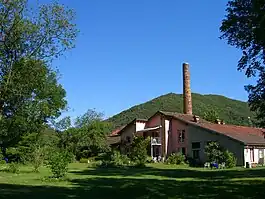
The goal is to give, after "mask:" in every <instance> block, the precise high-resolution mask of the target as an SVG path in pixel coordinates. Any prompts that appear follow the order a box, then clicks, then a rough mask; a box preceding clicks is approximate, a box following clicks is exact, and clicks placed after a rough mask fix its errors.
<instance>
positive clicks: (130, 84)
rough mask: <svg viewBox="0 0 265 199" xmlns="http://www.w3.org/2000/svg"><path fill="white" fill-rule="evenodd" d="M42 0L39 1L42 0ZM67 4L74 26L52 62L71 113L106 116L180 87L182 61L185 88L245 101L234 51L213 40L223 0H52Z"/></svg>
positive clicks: (180, 90) (241, 77)
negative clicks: (73, 39) (72, 37)
mask: <svg viewBox="0 0 265 199" xmlns="http://www.w3.org/2000/svg"><path fill="white" fill-rule="evenodd" d="M45 1H46V0H45ZM59 2H61V3H64V4H65V5H67V6H69V7H72V8H73V9H75V11H76V13H77V21H76V23H77V25H78V28H79V29H80V31H81V33H80V35H79V37H78V41H77V45H76V48H75V49H74V50H72V51H71V52H69V53H67V54H66V57H65V58H60V59H59V60H57V61H56V62H54V66H56V67H59V69H60V72H61V75H62V78H61V80H60V82H61V83H62V84H63V86H64V88H65V89H66V91H67V100H68V102H69V106H70V108H71V109H72V110H70V111H69V112H68V113H66V114H67V115H70V116H72V117H75V116H78V115H80V114H83V113H84V112H85V111H86V110H87V109H88V108H95V109H96V110H97V111H101V112H103V113H104V114H105V116H106V117H108V116H112V115H114V114H117V113H119V112H121V111H122V110H125V109H127V108H130V107H131V106H133V105H136V104H139V103H143V102H145V101H148V100H151V99H152V98H155V97H157V96H159V95H163V94H166V93H169V92H174V93H181V92H182V73H181V70H182V68H181V67H182V66H181V65H182V62H189V63H190V67H191V78H192V80H191V88H192V92H196V93H201V94H209V93H211V94H220V95H225V96H227V97H230V98H234V99H239V100H244V101H246V100H247V93H246V92H245V90H244V87H243V86H244V85H245V84H248V83H249V82H250V80H247V79H246V77H245V76H244V73H240V72H238V71H237V69H236V68H237V67H236V66H237V61H238V59H239V58H240V55H241V54H240V52H239V51H238V50H236V49H235V48H234V47H231V46H228V45H227V44H226V43H225V41H222V40H220V39H219V38H218V37H219V36H220V32H219V26H220V24H221V20H222V19H223V17H224V15H225V6H226V3H227V1H225V0H218V1H213V0H203V1H198V0H190V1H188V0H179V1H177V0H166V1H165V0H88V1H85V0H82V1H81V0H78V1H77V0H75V1H69V0H59Z"/></svg>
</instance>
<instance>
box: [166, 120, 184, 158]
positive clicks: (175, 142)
mask: <svg viewBox="0 0 265 199" xmlns="http://www.w3.org/2000/svg"><path fill="white" fill-rule="evenodd" d="M187 127H188V126H187V125H186V124H185V123H184V122H182V121H180V120H176V119H172V120H171V129H170V134H169V143H168V155H170V154H171V153H174V152H181V150H182V148H185V150H186V152H187V144H188V128H187ZM178 130H185V140H184V142H183V143H180V142H179V134H178Z"/></svg>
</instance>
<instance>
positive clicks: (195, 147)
mask: <svg viewBox="0 0 265 199" xmlns="http://www.w3.org/2000/svg"><path fill="white" fill-rule="evenodd" d="M191 145H192V146H191V147H192V157H193V158H194V159H200V148H201V143H200V142H192V143H191Z"/></svg>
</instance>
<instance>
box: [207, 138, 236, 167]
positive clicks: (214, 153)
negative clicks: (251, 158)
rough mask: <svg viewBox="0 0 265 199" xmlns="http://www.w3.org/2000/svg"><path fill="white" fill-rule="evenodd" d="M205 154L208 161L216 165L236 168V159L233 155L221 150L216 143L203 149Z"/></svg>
mask: <svg viewBox="0 0 265 199" xmlns="http://www.w3.org/2000/svg"><path fill="white" fill-rule="evenodd" d="M205 152H206V154H207V156H208V159H209V161H210V162H211V163H212V162H216V163H219V164H220V163H225V166H226V167H227V168H232V167H235V166H236V162H237V160H236V158H235V156H234V154H233V153H231V152H229V151H228V150H225V149H224V148H222V147H221V146H220V145H219V144H218V143H217V142H211V143H209V144H208V145H207V146H206V147H205Z"/></svg>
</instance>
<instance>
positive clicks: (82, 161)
mask: <svg viewBox="0 0 265 199" xmlns="http://www.w3.org/2000/svg"><path fill="white" fill-rule="evenodd" d="M79 162H80V163H88V159H87V158H81V159H80V160H79Z"/></svg>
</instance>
